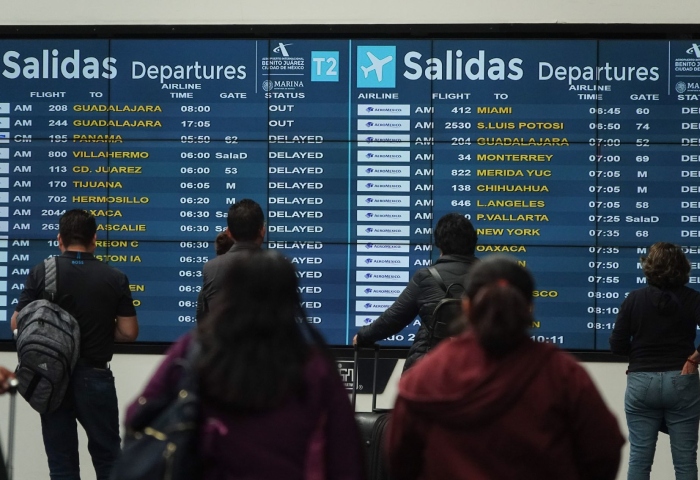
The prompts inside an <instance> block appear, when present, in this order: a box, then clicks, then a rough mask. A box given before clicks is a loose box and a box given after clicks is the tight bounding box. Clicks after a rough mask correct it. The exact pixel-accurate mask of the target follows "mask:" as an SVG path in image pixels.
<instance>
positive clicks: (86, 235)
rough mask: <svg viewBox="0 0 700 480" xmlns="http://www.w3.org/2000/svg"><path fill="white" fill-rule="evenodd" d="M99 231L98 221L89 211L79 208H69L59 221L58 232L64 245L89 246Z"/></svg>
mask: <svg viewBox="0 0 700 480" xmlns="http://www.w3.org/2000/svg"><path fill="white" fill-rule="evenodd" d="M96 232H97V222H96V221H95V217H93V216H92V215H91V214H90V213H89V212H87V211H85V210H81V209H79V208H76V209H73V210H68V211H67V212H66V213H64V214H63V215H62V216H61V219H60V220H59V221H58V233H59V235H61V241H62V242H63V246H64V247H69V246H71V245H82V246H83V247H89V246H90V245H91V244H92V239H93V238H95V233H96Z"/></svg>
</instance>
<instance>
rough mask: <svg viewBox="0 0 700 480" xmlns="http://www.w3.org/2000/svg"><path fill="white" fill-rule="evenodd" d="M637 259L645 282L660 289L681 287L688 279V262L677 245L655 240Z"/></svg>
mask: <svg viewBox="0 0 700 480" xmlns="http://www.w3.org/2000/svg"><path fill="white" fill-rule="evenodd" d="M639 260H640V262H641V263H642V269H643V270H644V275H645V276H646V277H647V283H649V285H653V286H655V287H658V288H661V289H662V290H672V289H674V288H678V287H682V286H683V285H685V284H686V283H688V280H689V279H690V263H689V262H688V259H687V258H686V257H685V254H684V253H683V250H682V249H681V247H679V246H678V245H674V244H672V243H667V242H656V243H655V244H654V245H652V246H651V248H649V254H648V255H647V256H646V257H642V258H640V259H639Z"/></svg>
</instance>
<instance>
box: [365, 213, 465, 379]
mask: <svg viewBox="0 0 700 480" xmlns="http://www.w3.org/2000/svg"><path fill="white" fill-rule="evenodd" d="M477 240H478V238H477V235H476V231H475V230H474V226H473V225H472V223H471V222H470V221H469V220H467V219H466V218H465V217H464V215H462V214H460V213H448V214H447V215H445V216H443V217H442V218H440V220H438V222H437V225H436V227H435V246H436V247H437V248H438V249H439V250H440V258H438V259H437V261H436V262H435V263H434V264H433V266H434V267H435V269H436V270H437V271H438V273H439V274H440V277H442V280H443V282H444V284H445V285H446V286H448V287H449V286H450V285H452V284H454V283H458V284H459V285H463V284H464V277H465V275H466V274H467V273H468V272H469V270H470V269H471V267H472V265H473V264H474V262H476V261H477V259H476V257H474V250H475V249H476V242H477ZM444 297H445V291H444V290H443V289H442V288H440V286H439V285H438V283H437V280H435V278H433V276H432V275H431V274H430V272H429V271H428V269H427V268H421V269H420V270H418V271H417V272H416V273H415V274H414V275H413V278H412V279H411V282H410V283H409V284H408V286H407V287H406V288H405V289H404V291H403V292H401V295H399V298H397V299H396V301H395V302H394V303H393V304H392V305H391V307H389V308H388V309H387V310H386V311H385V312H384V313H383V314H382V315H381V316H380V317H379V318H377V319H376V320H375V321H374V322H372V323H371V324H370V325H367V326H366V327H362V328H361V329H360V331H359V332H357V335H355V338H353V340H352V343H353V345H360V346H369V345H372V344H373V343H374V342H377V341H379V340H383V339H385V338H387V337H390V336H391V335H394V334H397V333H399V332H400V331H401V330H403V329H404V327H406V326H407V325H408V324H410V323H411V322H412V321H413V319H414V318H416V316H417V315H420V319H421V326H420V328H419V329H418V333H417V334H416V338H415V340H414V341H413V345H411V348H410V349H409V351H408V356H407V358H406V363H405V365H404V371H406V370H407V369H408V368H410V367H411V366H412V365H413V363H414V362H415V361H416V360H418V359H419V358H420V357H422V356H423V355H425V354H426V353H427V351H428V348H429V345H428V342H429V339H430V333H429V332H428V329H427V327H426V325H430V322H431V320H432V314H433V310H434V309H435V306H436V305H437V303H438V302H439V301H440V300H442V299H443V298H444Z"/></svg>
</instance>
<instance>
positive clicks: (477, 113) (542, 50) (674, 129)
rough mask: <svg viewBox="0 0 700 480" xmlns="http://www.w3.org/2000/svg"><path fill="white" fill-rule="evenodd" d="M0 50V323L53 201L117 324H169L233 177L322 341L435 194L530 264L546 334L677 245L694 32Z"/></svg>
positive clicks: (694, 198)
mask: <svg viewBox="0 0 700 480" xmlns="http://www.w3.org/2000/svg"><path fill="white" fill-rule="evenodd" d="M0 56H1V57H2V60H1V61H2V63H1V64H0V290H1V291H2V292H0V338H4V339H9V338H10V332H9V319H10V317H11V315H12V312H13V311H14V306H15V305H16V303H17V299H18V297H19V295H20V293H21V290H22V286H23V283H24V280H25V278H26V275H27V273H28V271H29V269H30V268H31V267H32V266H33V265H35V264H37V263H39V262H40V261H41V260H42V259H43V258H45V257H47V256H49V255H53V254H56V253H58V250H57V244H56V234H57V228H58V226H57V223H58V218H59V217H60V215H61V214H62V213H63V212H64V211H66V210H67V209H71V208H84V209H87V210H90V211H91V212H93V213H94V214H95V216H96V217H97V219H98V225H99V230H98V240H99V241H98V250H97V252H96V254H97V255H99V256H100V258H101V259H103V260H104V261H106V262H109V263H110V264H111V265H113V266H115V267H117V268H119V269H121V270H123V271H124V272H125V273H126V274H127V275H128V276H129V280H130V283H131V290H132V292H133V296H134V302H135V305H136V307H137V312H138V315H139V321H140V324H141V336H140V338H139V341H140V342H170V341H173V340H174V339H176V338H177V337H178V336H179V335H180V334H182V333H184V332H186V331H187V330H189V329H190V328H192V326H193V324H194V322H196V319H195V314H194V312H195V308H196V301H197V293H198V292H199V290H200V288H201V284H202V278H201V267H202V265H203V263H204V262H206V261H207V260H208V259H210V258H212V257H213V255H214V244H213V240H214V238H215V236H216V235H217V233H219V232H220V231H222V230H223V229H225V226H226V212H227V209H228V207H229V206H230V205H231V204H232V203H234V202H236V201H237V200H239V199H242V198H252V199H254V200H256V201H258V202H259V203H260V204H261V205H263V208H264V210H265V212H266V215H267V230H268V235H267V239H266V241H267V243H266V247H267V248H274V249H277V250H279V251H280V252H282V253H283V254H285V255H286V256H288V257H289V258H290V259H291V260H292V262H294V263H295V265H296V266H297V269H298V275H299V277H300V284H301V287H300V289H301V294H302V298H303V301H304V306H305V308H306V312H307V316H308V318H307V320H308V321H309V322H312V323H314V324H315V325H316V326H318V328H319V329H320V330H321V331H322V332H323V333H324V335H325V336H326V338H327V339H328V341H329V342H330V343H331V344H333V345H347V344H348V343H349V342H350V341H351V340H352V337H353V335H354V334H355V332H356V331H357V329H358V328H360V327H361V326H363V325H367V324H369V323H371V322H372V321H374V320H375V319H376V318H377V317H378V316H379V315H380V314H381V313H382V312H383V311H384V310H386V309H387V308H388V307H389V306H390V305H391V304H392V302H393V301H394V300H395V299H396V297H397V296H398V295H399V294H400V293H401V291H402V290H403V288H404V287H405V286H406V284H407V283H408V282H409V281H410V280H411V277H412V275H413V274H414V272H415V271H416V270H417V269H418V268H421V267H424V266H426V265H429V264H430V263H431V262H432V261H434V260H435V259H436V258H437V257H438V255H439V252H438V251H437V250H436V249H435V248H434V246H433V241H434V236H433V229H434V227H435V224H436V222H437V220H438V219H439V218H440V217H441V216H442V215H444V214H446V213H449V212H455V211H456V212H460V213H462V214H464V215H465V216H467V217H468V218H470V219H471V220H472V222H473V223H474V226H475V227H476V228H477V232H478V235H479V245H478V249H477V256H485V255H488V254H491V253H508V254H510V255H513V256H515V257H516V258H517V259H518V260H519V261H520V262H521V263H522V264H523V265H526V266H527V267H528V268H529V269H530V270H531V271H532V272H533V274H534V275H535V277H536V280H537V290H536V291H535V316H536V322H535V324H534V325H533V328H532V335H533V338H535V339H536V340H538V341H544V342H552V343H556V344H558V345H560V346H562V347H564V348H568V349H580V350H607V349H608V342H607V339H608V336H609V334H610V331H611V329H612V327H613V326H614V322H615V316H616V313H617V309H618V307H619V305H620V303H621V302H622V301H623V299H624V298H625V295H626V294H627V293H628V292H630V291H631V290H633V289H636V288H640V287H642V286H643V285H644V284H645V279H644V275H643V274H642V272H641V269H640V267H639V264H638V259H639V256H640V255H643V254H644V253H645V251H646V248H648V246H649V245H650V244H651V243H653V242H655V241H661V240H663V241H670V242H674V243H677V244H680V245H683V246H684V247H685V249H686V252H687V254H688V256H689V258H690V259H691V261H692V262H693V268H694V269H695V268H696V267H697V265H698V258H699V257H698V253H699V249H700V245H699V243H700V242H699V241H698V236H700V226H699V225H698V223H699V222H700V197H699V195H698V193H700V167H699V166H698V165H700V44H698V43H697V42H694V41H690V40H689V41H671V42H669V41H639V40H635V41H619V40H604V41H603V40H601V41H597V40H473V39H470V40H458V39H449V40H448V39H441V40H401V39H398V40H397V39H394V40H387V39H381V40H367V39H362V40H349V39H332V40H308V39H306V40H299V39H267V40H239V39H235V40H172V39H169V40H166V39H163V40H51V39H42V40H2V41H0ZM691 275H693V276H691V279H690V283H691V285H690V286H691V287H692V286H694V285H693V284H695V283H699V282H700V277H698V276H695V274H694V273H693V274H691ZM3 325H5V327H6V328H3ZM418 325H419V323H418V320H415V321H414V322H412V324H411V325H409V326H408V327H407V328H406V330H404V331H403V332H401V333H399V334H397V335H395V336H394V337H392V338H390V339H389V340H388V341H387V343H388V344H389V345H394V346H406V345H408V344H410V342H411V341H412V340H413V337H414V335H415V332H416V330H417V328H418Z"/></svg>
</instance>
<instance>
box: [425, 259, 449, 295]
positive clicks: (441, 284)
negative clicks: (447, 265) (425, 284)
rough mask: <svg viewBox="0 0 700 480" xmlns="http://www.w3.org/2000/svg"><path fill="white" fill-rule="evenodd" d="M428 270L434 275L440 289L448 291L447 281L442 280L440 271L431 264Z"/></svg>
mask: <svg viewBox="0 0 700 480" xmlns="http://www.w3.org/2000/svg"><path fill="white" fill-rule="evenodd" d="M428 271H429V272H430V274H431V275H432V276H433V278H434V279H435V281H436V282H437V284H438V286H439V287H440V289H441V290H442V291H443V292H445V293H447V286H446V285H445V282H444V281H443V280H442V277H441V276H440V272H438V271H437V268H435V267H433V266H430V267H428Z"/></svg>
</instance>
